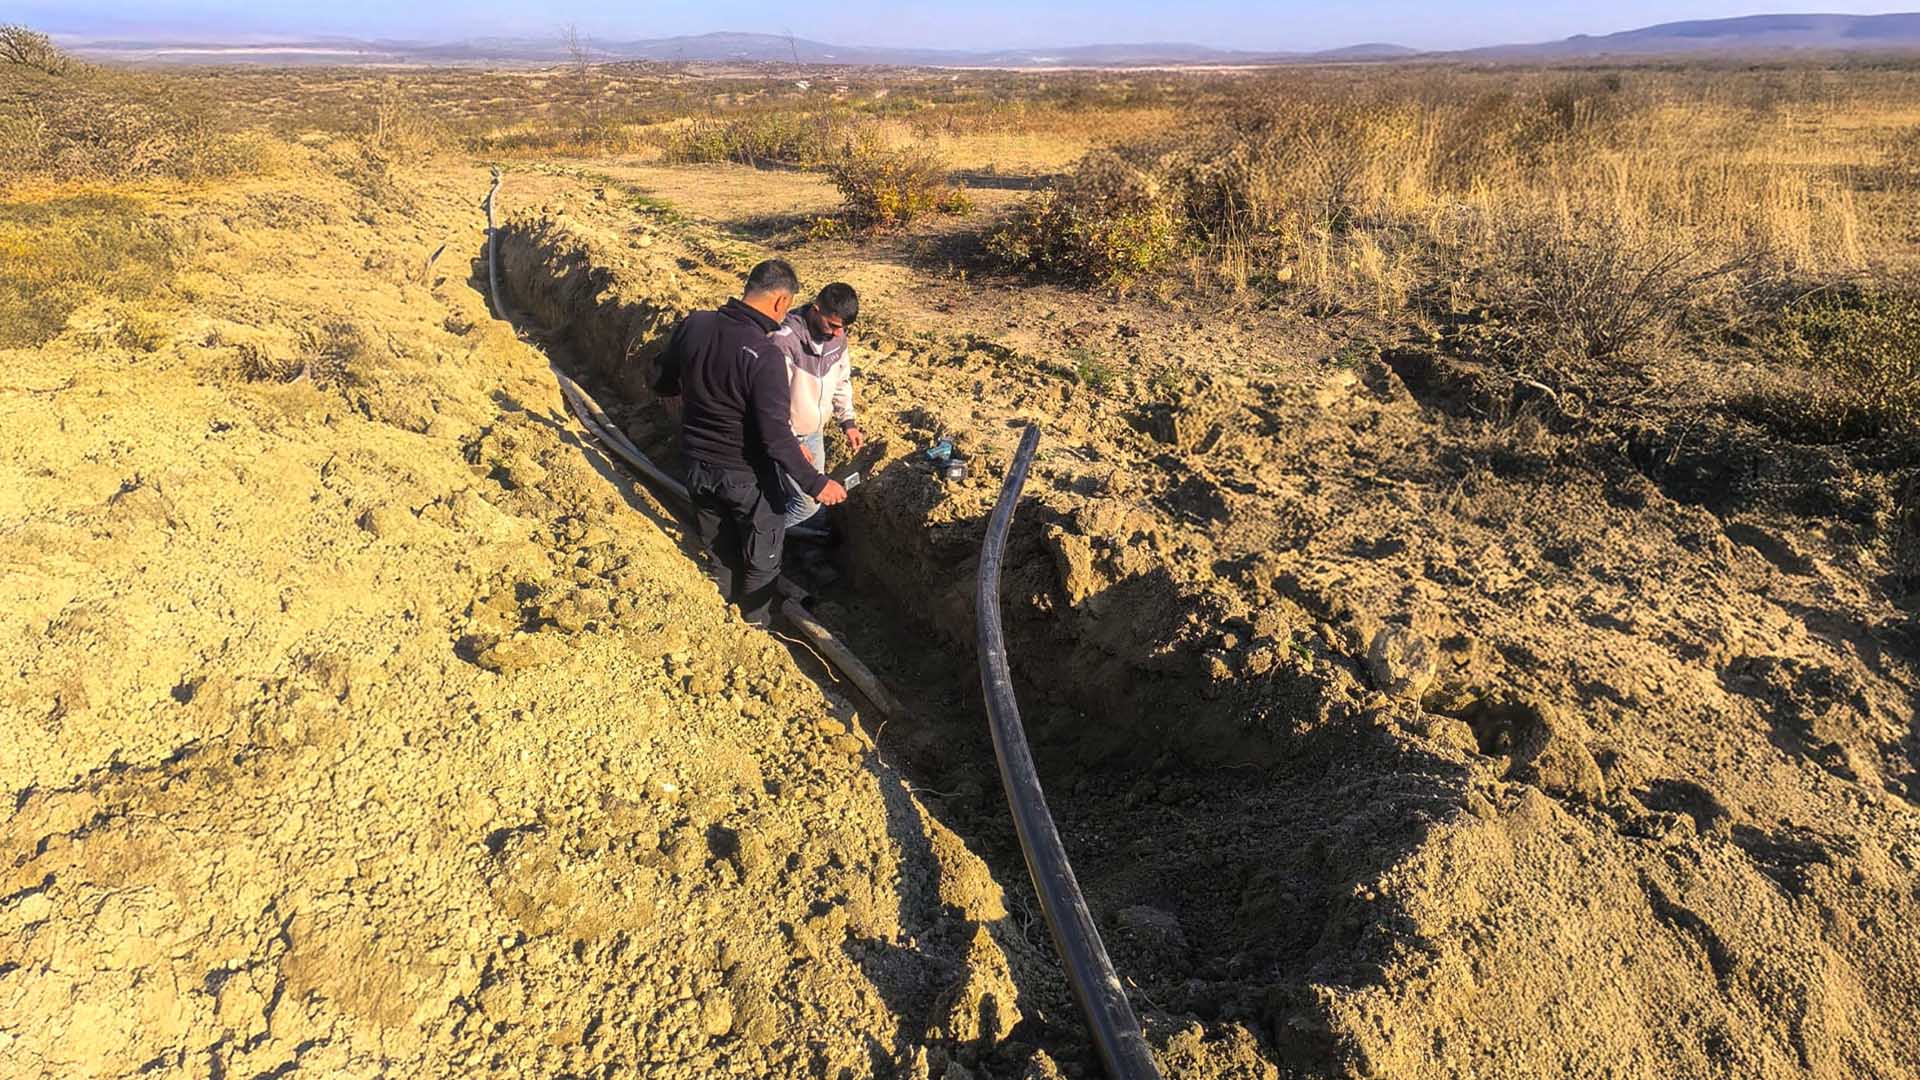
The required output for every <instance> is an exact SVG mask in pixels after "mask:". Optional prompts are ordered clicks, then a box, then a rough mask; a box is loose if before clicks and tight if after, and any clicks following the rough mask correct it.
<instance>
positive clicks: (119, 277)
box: [0, 195, 178, 348]
mask: <svg viewBox="0 0 1920 1080" xmlns="http://www.w3.org/2000/svg"><path fill="white" fill-rule="evenodd" d="M177 257H178V250H177V245H176V243H175V240H174V237H173V236H172V235H171V234H170V233H169V232H168V231H167V230H166V229H164V228H162V227H160V226H158V225H155V224H154V223H152V222H151V221H149V220H148V219H147V215H146V214H145V212H144V211H143V209H142V207H141V205H140V204H139V203H138V202H136V201H134V200H132V199H129V198H126V197H123V196H116V195H82V196H73V197H66V198H56V199H49V200H41V201H33V202H22V203H0V348H7V347H19V346H32V345H38V344H40V343H41V342H44V341H46V340H47V339H49V338H51V337H53V336H54V335H55V334H57V333H59V332H60V331H61V329H62V328H63V327H65V326H66V321H67V316H68V315H69V314H70V313H71V312H72V311H73V310H74V309H75V308H77V307H79V306H80V305H81V304H83V303H86V302H87V301H88V300H91V299H94V298H96V297H104V298H108V299H115V300H138V299H140V298H142V297H145V296H147V295H149V294H151V293H152V292H154V290H156V289H158V288H159V287H160V286H162V285H163V284H165V283H166V282H167V280H168V279H170V278H171V277H172V275H173V270H174V267H175V264H176V262H177Z"/></svg>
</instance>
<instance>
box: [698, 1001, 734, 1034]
mask: <svg viewBox="0 0 1920 1080" xmlns="http://www.w3.org/2000/svg"><path fill="white" fill-rule="evenodd" d="M700 1030H701V1031H704V1032H706V1033H707V1037H708V1038H712V1039H717V1038H719V1037H721V1036H722V1035H725V1034H727V1033H728V1032H731V1031H732V1030H733V1000H732V999H731V998H729V997H728V996H727V995H726V994H724V993H719V994H713V995H710V996H709V997H708V998H707V999H706V1000H705V1001H703V1002H701V1003H700Z"/></svg>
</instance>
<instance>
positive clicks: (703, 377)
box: [653, 259, 847, 626]
mask: <svg viewBox="0 0 1920 1080" xmlns="http://www.w3.org/2000/svg"><path fill="white" fill-rule="evenodd" d="M799 288H800V282H799V279H797V278H796V277H795V276H794V273H793V267H791V266H789V265H787V264H786V263H785V262H783V261H781V260H779V259H769V260H767V261H766V262H763V263H761V264H760V265H758V266H756V267H754V268H753V270H752V272H751V273H749V274H748V275H747V285H746V289H745V291H744V292H743V293H742V295H741V298H740V299H738V300H729V301H727V303H726V306H725V307H722V308H721V309H720V310H718V311H698V312H695V313H693V314H692V315H689V316H687V317H686V319H684V320H683V321H682V322H681V323H680V325H679V326H678V327H677V328H675V329H674V331H673V338H672V340H671V341H670V342H669V343H668V345H667V351H666V353H665V354H664V355H663V356H662V357H661V359H660V370H659V374H658V376H657V377H656V378H655V379H654V383H653V389H654V392H655V393H658V394H659V395H660V396H661V397H666V398H672V397H679V398H682V399H683V400H682V403H681V406H680V454H681V456H682V457H684V458H685V459H686V462H687V494H688V495H689V496H691V497H692V499H693V509H694V524H695V527H696V528H697V529H698V530H699V533H700V542H701V543H702V544H705V545H706V548H707V553H708V554H709V555H710V556H712V561H711V563H710V564H709V566H708V571H709V572H710V573H711V574H712V575H713V579H714V583H715V584H717V585H719V586H720V593H721V595H723V596H725V597H726V598H727V599H729V600H731V601H733V602H734V603H736V604H739V605H740V613H741V614H742V615H743V616H745V617H746V619H747V621H748V622H751V623H756V624H758V625H761V626H767V625H769V624H771V622H772V619H773V614H772V607H773V597H774V579H776V578H778V577H779V576H780V544H781V541H782V540H783V539H784V533H785V531H786V526H785V523H784V522H783V520H782V511H783V508H784V507H785V505H786V495H785V494H784V492H783V491H782V489H781V486H780V473H781V471H782V470H785V472H786V474H787V475H788V476H790V477H792V478H793V481H794V482H795V483H796V484H798V485H799V487H800V489H801V490H802V491H805V492H806V493H807V494H809V495H811V496H813V497H814V498H815V499H816V500H818V501H819V502H821V503H823V504H825V505H827V506H832V505H834V504H836V503H839V502H841V501H842V500H844V499H845V498H846V497H847V492H846V489H845V488H843V487H841V486H840V484H839V483H838V482H836V481H834V480H833V479H831V478H829V477H828V476H827V475H826V474H824V473H822V472H821V471H820V470H819V469H818V468H816V467H815V462H813V461H812V460H811V459H810V458H809V457H808V455H807V452H806V451H805V450H803V449H801V446H800V440H798V439H796V438H794V435H793V422H792V418H791V409H790V407H789V401H788V396H787V395H788V392H787V364H786V359H785V358H784V357H783V356H782V355H781V352H780V349H779V347H778V346H776V345H774V344H773V342H772V341H770V340H768V337H767V335H768V334H771V333H772V332H773V331H774V330H775V329H777V328H778V327H779V326H780V321H781V320H782V319H784V318H786V316H787V309H788V308H790V307H792V306H793V296H794V293H796V292H798V291H799Z"/></svg>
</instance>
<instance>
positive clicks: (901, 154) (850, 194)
mask: <svg viewBox="0 0 1920 1080" xmlns="http://www.w3.org/2000/svg"><path fill="white" fill-rule="evenodd" d="M827 175H828V176H829V177H831V178H832V180H833V185H834V187H836V188H838V189H840V201H841V205H842V207H843V209H844V212H845V214H846V216H847V218H848V219H849V220H850V221H851V222H852V223H854V224H855V225H860V226H865V227H869V228H875V229H891V228H897V227H899V226H902V225H906V224H908V223H910V222H912V221H913V220H915V219H916V218H921V217H925V216H926V215H928V214H932V213H936V212H940V211H941V210H942V209H943V208H947V209H953V208H964V207H965V206H967V205H969V204H968V203H967V202H966V201H965V197H964V196H959V197H956V195H955V193H954V190H953V188H952V186H951V185H949V184H948V183H947V179H946V168H945V167H944V166H943V165H942V164H941V161H940V159H939V157H938V156H936V155H934V154H933V153H931V152H929V151H927V150H924V149H920V148H918V147H889V146H886V145H885V144H883V143H882V142H880V141H879V140H878V139H877V138H872V137H863V138H858V139H854V140H851V141H849V142H848V143H847V144H846V145H845V146H844V147H843V148H842V150H841V152H840V154H839V155H838V156H837V157H835V158H834V159H833V161H832V162H830V163H829V164H828V166H827Z"/></svg>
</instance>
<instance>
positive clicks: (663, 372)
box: [653, 299, 827, 495]
mask: <svg viewBox="0 0 1920 1080" xmlns="http://www.w3.org/2000/svg"><path fill="white" fill-rule="evenodd" d="M779 325H780V324H779V323H776V322H774V321H773V320H772V319H769V318H767V317H766V316H765V315H762V314H761V313H759V312H758V311H755V310H754V309H753V308H751V307H748V306H747V305H746V303H745V302H743V301H741V300H737V299H736V300H729V301H727V303H726V306H725V307H722V308H721V309H720V310H719V311H696V312H694V313H693V314H691V315H689V316H687V317H686V318H685V319H683V320H681V322H680V325H679V326H677V327H675V328H674V331H673V337H672V339H671V340H670V341H669V342H668V343H667V351H666V353H665V354H664V355H662V356H661V358H660V368H659V374H658V375H657V377H655V379H654V380H653V389H654V392H655V393H657V394H659V395H661V396H662V397H676V396H677V397H680V398H682V399H683V401H682V403H681V407H680V452H681V453H682V454H683V455H685V456H686V457H687V458H688V459H689V460H692V461H701V462H705V463H706V464H708V465H712V466H714V467H715V468H720V469H740V470H748V471H751V472H752V473H753V474H754V475H755V476H758V477H761V478H762V482H763V483H766V482H768V481H770V480H771V479H772V478H773V476H774V474H773V472H772V471H771V467H772V466H773V465H776V464H777V465H779V466H780V468H782V469H785V470H786V472H787V475H788V476H791V477H793V480H794V483H796V484H798V485H800V490H802V491H804V492H806V493H807V494H809V495H818V494H820V489H822V488H824V487H826V486H827V477H826V475H825V474H824V473H822V472H821V471H820V470H819V469H817V468H814V466H813V465H812V464H811V463H810V462H808V461H807V457H806V455H805V454H804V453H802V452H801V450H800V440H798V439H796V438H794V437H793V424H792V420H791V418H790V417H789V415H788V414H789V403H788V398H787V362H786V359H785V357H783V356H782V355H781V353H780V348H779V346H777V345H775V344H774V343H773V342H772V341H770V340H768V338H767V335H768V334H770V333H772V332H773V331H774V330H775V329H776V328H778V327H779ZM775 490H777V487H776V488H775Z"/></svg>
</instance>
